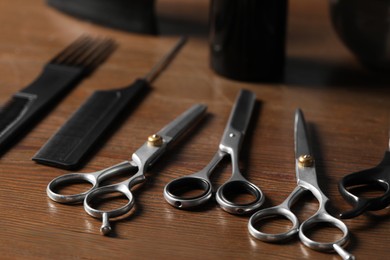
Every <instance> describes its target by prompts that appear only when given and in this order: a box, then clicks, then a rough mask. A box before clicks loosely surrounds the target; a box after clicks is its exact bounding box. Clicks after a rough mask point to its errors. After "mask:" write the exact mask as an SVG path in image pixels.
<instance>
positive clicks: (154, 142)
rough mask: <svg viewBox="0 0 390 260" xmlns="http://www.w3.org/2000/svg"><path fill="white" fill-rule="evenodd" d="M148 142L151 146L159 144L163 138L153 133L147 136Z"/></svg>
mask: <svg viewBox="0 0 390 260" xmlns="http://www.w3.org/2000/svg"><path fill="white" fill-rule="evenodd" d="M148 144H150V145H152V146H161V145H162V144H163V139H162V137H161V136H159V135H157V134H153V135H151V136H149V137H148Z"/></svg>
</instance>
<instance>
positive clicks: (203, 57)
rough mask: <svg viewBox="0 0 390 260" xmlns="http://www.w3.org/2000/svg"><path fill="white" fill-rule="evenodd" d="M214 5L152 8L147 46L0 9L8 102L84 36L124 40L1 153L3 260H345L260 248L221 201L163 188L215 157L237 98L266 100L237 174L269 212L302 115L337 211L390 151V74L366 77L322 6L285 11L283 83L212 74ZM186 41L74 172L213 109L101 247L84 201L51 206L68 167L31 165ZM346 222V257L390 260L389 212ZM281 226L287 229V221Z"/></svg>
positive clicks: (17, 9) (99, 165) (39, 4)
mask: <svg viewBox="0 0 390 260" xmlns="http://www.w3.org/2000/svg"><path fill="white" fill-rule="evenodd" d="M208 5H209V1H206V0H186V1H184V0H180V1H179V0H161V1H157V13H158V16H159V19H160V20H159V21H160V26H161V27H160V28H161V32H162V33H161V35H159V36H148V35H142V34H133V33H128V32H123V31H118V30H113V29H108V28H104V27H100V26H97V25H94V24H91V23H89V22H87V21H81V20H78V19H74V18H72V17H70V16H67V15H64V14H62V13H60V12H58V11H56V10H54V9H52V8H49V7H47V6H46V4H45V2H44V1H38V0H30V1H23V0H12V1H10V0H3V1H0V35H1V38H0V39H1V40H0V94H1V95H0V103H1V104H4V103H5V102H6V101H7V100H8V99H9V97H10V96H11V95H12V94H13V93H15V92H17V91H18V90H20V89H21V88H22V87H24V86H26V85H27V84H29V83H30V82H31V81H32V80H33V79H35V77H36V76H37V75H38V74H39V73H40V71H41V69H42V67H43V66H44V64H45V63H46V62H47V61H48V60H49V59H50V58H51V57H52V56H53V55H55V54H56V53H57V52H58V51H59V50H61V49H62V48H63V47H64V46H66V45H67V44H69V43H70V42H72V41H73V40H74V39H75V38H77V37H78V36H79V35H81V34H89V35H92V36H107V37H111V38H113V39H115V40H116V41H117V42H118V44H119V47H118V49H117V50H116V51H115V52H114V54H113V55H112V56H111V57H110V58H109V59H108V60H107V61H106V62H105V63H104V64H103V65H102V66H101V67H100V68H98V69H97V71H96V72H95V73H94V74H93V75H92V76H91V77H89V78H87V79H86V80H84V81H83V82H82V83H81V84H80V85H79V86H78V87H77V88H75V89H74V90H73V91H71V93H70V94H69V95H68V96H66V97H65V98H64V99H63V100H62V101H61V102H60V103H59V104H58V105H57V106H56V107H55V108H54V110H53V111H52V112H51V113H50V114H48V115H47V116H46V117H45V118H44V119H43V120H41V121H40V122H39V123H38V124H37V125H36V126H35V128H34V129H33V130H32V131H30V132H29V133H28V134H27V135H26V136H24V137H23V138H22V139H21V140H20V141H19V142H18V143H17V144H15V145H14V146H13V147H12V148H11V149H10V150H9V151H8V152H7V153H5V154H3V155H2V156H1V158H0V226H1V232H0V258H1V259H24V258H26V259H54V258H55V259H282V258H284V259H339V256H338V255H337V254H334V253H321V252H316V251H313V250H311V249H308V248H307V247H305V246H303V244H302V243H300V241H299V240H298V239H297V238H294V239H292V240H290V241H287V242H285V243H279V244H270V243H264V242H261V241H257V240H256V239H254V238H252V237H251V236H250V235H249V233H248V231H247V223H248V216H244V217H237V216H234V215H231V214H228V213H226V212H224V211H223V210H222V209H221V208H219V207H218V206H216V203H215V202H210V203H208V204H207V205H206V206H205V207H204V208H201V209H198V210H194V211H184V210H177V209H175V208H173V207H171V206H170V205H168V204H167V203H166V202H165V200H164V198H163V195H162V192H163V187H164V185H165V184H166V183H167V182H168V181H170V180H171V179H173V178H175V177H179V176H183V175H185V174H189V173H192V172H196V171H198V170H200V169H202V168H203V167H204V166H205V165H206V164H207V163H208V162H209V160H210V159H211V158H212V156H213V154H214V152H215V151H216V149H217V147H218V142H219V140H220V137H221V135H222V132H223V129H224V127H225V124H226V121H227V119H228V116H229V113H230V109H231V107H232V105H233V102H234V100H235V97H236V94H237V93H238V92H239V90H240V89H241V88H245V89H249V90H251V91H253V92H255V93H256V94H257V99H258V106H257V109H256V111H255V112H256V113H255V116H254V117H253V123H252V126H251V129H250V131H249V133H248V136H247V140H246V142H245V146H244V147H243V152H242V163H241V168H242V170H243V172H244V174H245V176H246V177H247V178H248V179H249V180H250V181H251V182H253V183H255V184H256V185H258V186H259V187H261V189H262V190H263V192H264V193H265V195H266V202H265V206H272V205H276V204H278V203H280V202H282V201H283V200H284V199H285V198H286V197H287V196H288V194H289V193H290V192H291V191H292V190H293V188H294V187H295V185H296V181H295V170H294V150H293V145H294V138H293V115H294V111H295V109H296V108H297V107H300V108H302V110H303V111H304V113H305V116H306V119H307V121H308V122H309V123H310V129H311V133H312V137H313V143H314V144H315V153H316V155H317V156H316V157H317V168H318V173H319V181H320V185H321V188H322V189H323V191H324V193H325V194H326V195H327V196H328V197H329V198H330V200H331V206H332V212H334V213H335V214H337V212H340V211H343V210H347V209H349V208H350V205H349V204H347V203H346V202H345V201H344V200H343V198H342V197H341V195H340V194H339V192H338V189H337V183H338V181H339V180H340V178H341V177H342V176H344V175H345V174H348V173H351V172H354V171H358V170H362V169H366V168H370V167H373V166H375V165H376V164H377V163H379V161H380V160H381V158H382V156H383V153H384V151H385V149H387V147H388V132H389V111H390V110H389V109H390V84H389V83H390V80H389V77H388V75H381V74H375V73H372V72H369V71H367V70H366V69H364V68H363V67H361V65H360V64H359V63H358V62H357V61H356V60H355V58H354V57H353V56H352V54H350V52H349V51H348V50H347V49H346V48H345V47H344V45H343V44H342V43H341V41H340V40H339V39H338V37H337V36H336V34H335V32H334V30H333V29H332V27H331V23H330V19H329V10H328V3H327V2H326V1H310V0H300V1H290V6H289V20H288V41H287V62H286V77H285V82H283V83H280V84H268V83H242V82H237V81H232V80H229V79H226V78H223V77H220V76H218V75H216V74H215V73H214V72H213V71H212V70H211V69H210V67H209V56H208V55H209V53H208V36H207V17H208ZM184 25H185V26H184ZM182 33H186V34H188V35H189V36H190V38H189V41H188V43H187V45H186V46H185V47H184V48H183V50H182V51H181V52H180V54H179V55H178V56H177V57H176V59H175V60H174V61H173V63H172V64H171V65H170V66H169V68H168V69H167V70H166V71H165V72H163V73H162V74H161V75H160V77H159V78H158V79H157V80H156V81H155V82H154V84H153V89H152V91H151V92H150V93H149V94H148V95H147V96H146V97H145V99H144V100H143V101H142V102H141V103H140V104H139V105H138V106H137V109H136V110H134V111H133V112H132V113H131V114H130V116H129V117H128V118H127V119H126V120H125V121H124V122H123V124H121V125H120V126H117V129H116V131H115V133H113V134H112V135H111V136H110V137H109V138H107V140H106V142H105V143H104V145H102V146H101V147H100V149H98V150H97V151H96V152H95V153H94V156H93V157H92V158H91V159H90V160H89V161H88V163H87V164H86V165H85V166H84V167H83V168H82V169H80V171H81V172H90V171H95V170H99V169H103V168H105V167H108V166H111V165H113V164H117V163H119V162H121V161H124V160H127V159H129V158H130V156H131V154H132V152H134V151H135V150H136V149H137V148H138V147H139V146H141V145H142V144H143V143H144V142H145V140H146V138H147V136H148V135H150V134H151V133H154V132H155V131H157V130H158V129H160V128H161V127H162V126H164V125H165V124H166V123H168V122H169V121H171V120H172V119H174V118H175V117H176V116H177V115H178V114H179V113H181V112H182V111H184V110H186V109H187V108H189V107H190V106H191V105H193V104H195V103H204V104H207V105H208V115H207V116H206V118H205V119H204V120H203V121H202V122H201V124H200V125H199V126H198V127H197V128H195V129H194V131H193V132H192V133H191V134H190V135H188V136H186V137H185V138H184V139H182V140H181V142H180V143H179V144H178V145H177V146H176V147H175V148H174V149H173V150H172V151H171V152H170V153H168V154H167V155H166V156H164V158H163V159H162V160H161V161H159V162H158V163H157V164H156V165H155V166H154V167H153V168H152V169H151V170H150V171H149V172H148V174H147V182H146V183H145V184H144V185H143V186H141V187H138V188H137V189H136V190H135V192H134V195H135V198H136V206H135V209H134V210H133V211H132V213H131V214H130V215H129V216H127V217H126V218H124V219H119V220H117V221H115V222H114V224H113V229H114V235H113V236H111V237H104V236H102V235H100V233H99V228H100V225H101V221H100V220H98V219H95V218H92V217H90V216H89V215H87V214H86V213H85V212H84V210H83V207H82V205H71V206H70V205H61V204H58V203H55V202H52V201H51V200H50V199H49V198H48V197H47V196H46V186H47V184H48V182H49V181H50V180H51V179H53V178H54V177H56V176H59V175H61V174H65V173H67V172H68V171H66V170H61V169H57V168H53V167H47V166H43V165H39V164H36V163H34V162H33V161H32V160H31V158H32V156H33V155H34V154H35V153H36V151H37V150H38V149H39V148H40V147H41V146H42V145H43V144H44V143H45V142H46V141H47V140H48V138H49V137H50V136H51V135H52V134H54V133H55V132H56V131H57V130H58V129H59V127H60V126H61V125H62V124H63V123H65V122H66V120H67V119H68V118H69V117H70V115H71V114H72V113H73V112H74V111H75V110H76V109H77V108H78V107H79V106H80V104H82V103H83V102H84V101H85V100H86V99H87V98H88V97H89V96H90V95H91V94H92V93H93V92H94V91H95V90H99V89H114V88H118V87H121V86H126V85H128V84H129V83H131V82H132V81H133V80H135V79H136V78H138V77H140V76H143V75H144V74H145V73H147V72H148V70H149V69H150V68H151V66H152V65H153V64H154V63H155V62H156V61H158V60H159V59H160V58H161V57H162V56H163V55H164V54H165V53H166V52H167V51H168V50H169V49H170V48H171V46H172V45H173V44H174V42H175V41H176V40H177V38H178V36H179V35H180V34H182ZM230 169H231V167H230V165H229V164H227V165H226V166H224V167H220V168H219V170H218V173H217V174H216V176H215V177H214V178H213V181H214V182H215V183H216V185H218V184H221V183H222V182H223V181H224V180H226V179H227V178H228V176H229V175H230V173H229V172H230ZM303 202H306V204H305V205H304V206H299V207H297V208H296V209H297V210H298V211H299V215H300V216H301V217H302V218H305V217H307V216H309V215H310V214H312V213H313V212H315V210H316V207H317V203H316V201H315V200H314V199H313V198H311V197H310V196H307V197H305V198H304V199H303ZM301 220H302V219H301ZM345 223H346V224H347V225H348V227H349V229H350V231H351V240H350V243H349V245H348V246H347V250H348V251H349V252H351V253H353V254H354V255H355V256H356V257H357V258H358V259H384V258H385V257H386V256H388V255H389V253H390V250H389V246H388V245H389V243H390V236H389V233H390V225H389V224H390V215H389V211H388V209H385V210H382V211H379V212H376V213H372V214H365V215H362V216H360V217H358V218H355V219H351V220H346V221H345ZM274 225H275V226H277V228H281V229H283V228H285V225H286V223H285V222H283V221H282V222H281V223H275V224H274ZM325 233H326V232H325ZM321 236H324V235H321Z"/></svg>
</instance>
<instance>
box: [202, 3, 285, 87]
mask: <svg viewBox="0 0 390 260" xmlns="http://www.w3.org/2000/svg"><path fill="white" fill-rule="evenodd" d="M286 22H287V0H211V10H210V53H211V57H210V58H211V67H212V68H213V69H214V70H215V71H216V72H217V73H218V74H220V75H223V76H225V77H228V78H231V79H235V80H241V81H280V80H282V79H283V74H284V62H285V38H286Z"/></svg>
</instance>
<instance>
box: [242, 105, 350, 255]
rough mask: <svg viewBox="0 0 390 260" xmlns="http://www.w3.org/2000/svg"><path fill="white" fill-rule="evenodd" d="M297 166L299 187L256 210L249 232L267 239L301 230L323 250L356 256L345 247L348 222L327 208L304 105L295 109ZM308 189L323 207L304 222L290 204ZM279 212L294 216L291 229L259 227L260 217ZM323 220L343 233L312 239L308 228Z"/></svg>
mask: <svg viewBox="0 0 390 260" xmlns="http://www.w3.org/2000/svg"><path fill="white" fill-rule="evenodd" d="M295 170H296V177H297V187H296V188H295V189H294V190H293V192H292V193H291V194H290V195H289V196H288V197H287V199H286V200H285V201H284V202H282V204H280V205H278V206H275V207H271V208H267V209H261V210H259V211H258V212H256V213H254V214H253V215H252V217H251V218H250V219H249V223H248V230H249V233H250V234H251V235H252V236H254V237H255V238H257V239H260V240H263V241H266V242H277V241H282V240H285V239H288V238H291V237H292V236H294V235H296V234H297V233H299V238H300V240H301V241H302V243H303V244H304V245H306V246H307V247H309V248H312V249H314V250H319V251H332V250H335V251H337V253H339V254H340V256H341V257H342V258H343V259H354V258H353V256H352V255H351V254H349V253H348V252H346V251H345V250H344V249H343V248H342V246H343V245H345V244H346V242H347V241H348V239H349V232H348V228H347V226H346V225H345V224H344V223H343V222H342V221H341V220H339V219H337V218H335V217H333V216H331V215H330V214H329V213H328V212H327V211H326V204H327V203H328V201H329V199H328V198H327V197H326V196H325V195H324V194H323V192H322V191H321V189H320V187H319V185H318V182H317V174H316V169H315V161H314V157H313V154H312V151H311V148H310V146H309V141H308V135H307V130H306V123H305V120H304V117H303V113H302V111H301V110H300V109H298V110H297V111H296V113H295ZM306 190H309V191H310V192H311V193H313V195H314V196H315V197H316V199H317V200H318V202H319V208H318V210H317V212H316V213H315V214H314V215H313V216H311V217H310V218H308V219H307V220H305V221H304V222H303V223H302V224H299V221H298V218H297V217H296V215H295V214H294V213H293V212H292V211H291V209H290V207H291V205H292V204H293V203H294V202H295V201H296V200H298V198H299V197H300V196H301V195H302V194H303V193H304V192H305V191H306ZM276 216H283V217H285V218H286V219H288V220H290V221H291V223H292V227H291V229H290V230H288V231H286V232H284V233H277V234H270V233H264V232H262V231H260V230H258V229H257V228H256V224H259V222H260V221H263V220H265V219H267V218H271V217H276ZM320 223H327V224H329V225H330V226H332V227H335V228H338V229H339V230H341V231H342V233H343V236H342V237H341V238H339V239H338V240H336V241H333V242H330V243H329V242H318V241H314V240H312V239H311V238H309V237H308V236H307V234H308V233H307V232H308V231H309V230H312V229H313V228H314V229H315V228H316V226H317V228H318V224H320Z"/></svg>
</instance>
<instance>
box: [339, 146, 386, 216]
mask: <svg viewBox="0 0 390 260" xmlns="http://www.w3.org/2000/svg"><path fill="white" fill-rule="evenodd" d="M375 184H376V185H377V186H379V187H382V188H383V189H384V193H383V194H382V195H380V196H377V197H372V198H365V197H359V196H357V195H355V194H353V193H352V192H351V190H348V188H351V187H358V186H372V185H375ZM338 187H339V191H340V193H341V195H342V196H343V197H344V198H345V199H346V200H347V201H348V202H349V203H350V204H352V205H354V208H353V209H352V210H350V211H347V212H344V213H342V214H340V217H341V218H353V217H357V216H359V215H360V214H362V213H363V212H364V211H366V210H381V209H384V208H386V207H387V206H388V205H389V204H390V152H388V151H387V152H386V153H385V156H384V158H383V160H382V162H381V163H380V164H379V165H378V166H376V167H374V168H371V169H367V170H363V171H360V172H355V173H352V174H349V175H346V176H344V177H343V178H342V179H341V181H340V182H339V185H338Z"/></svg>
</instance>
